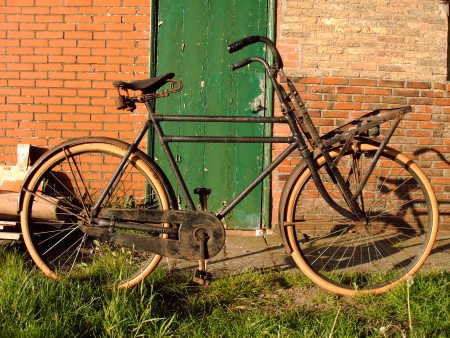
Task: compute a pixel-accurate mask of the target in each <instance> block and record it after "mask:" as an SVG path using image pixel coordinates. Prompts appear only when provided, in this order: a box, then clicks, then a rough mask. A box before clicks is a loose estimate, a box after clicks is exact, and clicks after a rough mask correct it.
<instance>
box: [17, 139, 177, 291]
mask: <svg viewBox="0 0 450 338" xmlns="http://www.w3.org/2000/svg"><path fill="white" fill-rule="evenodd" d="M105 140H107V139H100V140H98V139H95V138H88V139H82V140H74V141H69V142H67V143H66V144H64V145H62V146H60V147H58V148H57V149H56V150H54V151H52V152H51V153H50V154H49V155H46V157H45V158H44V160H43V161H40V162H39V164H38V165H37V166H36V167H34V169H33V172H32V173H31V175H30V176H29V178H28V179H27V180H26V181H25V183H24V186H23V199H22V204H21V205H22V209H21V210H22V211H21V223H22V225H21V227H22V234H23V238H24V242H25V245H26V247H27V250H28V252H29V253H30V255H31V257H32V259H33V261H34V262H35V263H36V265H37V266H38V267H39V268H40V269H41V270H42V271H43V272H44V273H45V274H46V275H47V276H49V277H51V278H54V279H57V280H62V281H66V280H77V279H78V280H81V279H88V280H90V281H92V280H95V281H96V282H100V283H102V284H109V285H111V286H117V287H119V288H125V287H129V286H132V285H135V284H136V283H138V282H139V281H141V280H142V279H143V278H145V277H146V276H147V275H148V274H149V273H150V272H152V271H153V270H154V269H155V268H156V266H157V265H158V262H159V261H160V259H161V256H159V255H155V254H152V253H149V252H142V251H138V250H134V249H133V248H129V247H121V246H120V245H117V244H113V243H108V242H103V241H101V240H100V239H99V238H94V237H91V236H88V235H87V234H86V233H85V232H83V231H82V230H81V229H82V228H81V227H82V226H84V227H89V226H92V225H93V224H92V220H91V208H92V206H93V205H95V203H96V201H97V200H98V198H99V196H100V195H101V193H102V192H103V190H104V188H105V187H106V185H107V184H108V182H109V180H110V178H111V177H112V174H113V172H114V171H115V169H116V168H117V167H118V164H119V162H120V161H121V159H122V158H123V156H124V154H125V152H126V151H127V145H126V144H125V143H122V142H120V141H114V140H110V141H105ZM161 177H162V174H161V172H160V171H159V170H158V168H157V167H156V165H154V164H153V163H152V162H151V161H149V160H148V159H147V158H146V156H145V155H144V154H143V153H142V152H140V151H137V152H135V153H133V154H132V155H131V157H130V159H129V161H128V162H127V163H126V165H125V167H124V169H123V170H122V172H121V173H120V176H119V178H118V180H117V181H116V183H115V185H114V187H113V190H112V191H111V193H110V195H108V198H107V202H106V203H107V204H105V205H104V206H102V207H111V208H150V209H168V208H170V207H171V206H172V205H173V204H171V202H172V201H171V200H170V199H169V196H170V194H168V193H167V191H168V190H167V187H166V186H165V181H164V179H162V178H161ZM161 226H167V225H165V224H161ZM111 230H114V231H132V230H119V229H116V228H114V229H111ZM137 232H138V231H136V230H134V231H133V233H137ZM140 233H141V234H143V235H146V236H151V235H150V234H149V233H145V232H140ZM153 236H156V235H153Z"/></svg>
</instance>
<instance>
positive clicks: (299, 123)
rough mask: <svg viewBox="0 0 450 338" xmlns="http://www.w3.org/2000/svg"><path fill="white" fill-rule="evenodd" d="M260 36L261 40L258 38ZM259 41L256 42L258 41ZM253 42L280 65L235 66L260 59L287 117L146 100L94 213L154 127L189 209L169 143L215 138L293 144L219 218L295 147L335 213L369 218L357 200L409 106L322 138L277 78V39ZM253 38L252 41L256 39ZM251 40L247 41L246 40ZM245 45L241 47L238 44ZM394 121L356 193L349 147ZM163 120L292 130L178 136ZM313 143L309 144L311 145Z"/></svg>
mask: <svg viewBox="0 0 450 338" xmlns="http://www.w3.org/2000/svg"><path fill="white" fill-rule="evenodd" d="M256 38H257V39H256ZM255 39H256V40H255ZM255 39H253V40H254V41H253V42H258V41H260V42H264V43H266V44H267V45H268V47H269V48H270V49H271V50H272V53H273V54H274V59H275V63H274V65H272V66H269V64H268V63H267V62H266V61H265V60H264V59H262V58H258V57H253V58H247V59H244V60H242V61H240V62H238V63H236V64H234V65H232V69H238V68H241V67H243V66H245V65H248V64H249V63H252V62H258V63H261V64H262V65H263V66H264V68H265V69H266V72H267V75H268V77H269V79H270V81H271V83H272V85H273V88H274V91H275V93H276V95H277V97H278V99H279V101H280V103H281V111H282V116H280V117H244V116H237V117H229V116H214V117H208V116H174V115H160V114H156V113H155V111H154V109H153V107H152V105H151V104H150V101H148V100H147V101H145V103H146V107H147V110H148V112H149V119H148V120H147V121H146V123H145V124H144V127H143V128H142V130H141V131H140V132H139V134H138V136H137V137H136V139H135V140H134V142H133V143H132V144H131V146H130V148H129V150H128V152H127V153H126V154H125V156H124V158H123V160H122V162H121V163H120V164H119V166H118V168H117V170H116V172H115V173H114V175H113V177H112V178H111V181H110V182H109V184H108V186H107V187H106V189H105V191H104V192H103V194H102V196H101V197H100V198H99V200H98V201H97V204H96V205H95V206H94V207H93V209H92V214H93V217H96V216H97V215H98V212H99V210H100V206H101V205H102V203H103V202H104V201H105V200H106V199H107V196H108V194H109V191H110V190H111V189H112V187H113V185H114V182H115V180H116V179H117V178H118V176H119V175H120V173H121V171H122V170H123V168H124V166H125V164H126V162H127V160H128V158H129V156H130V155H131V153H132V152H133V151H134V150H136V149H137V147H138V145H139V143H140V142H141V140H142V138H143V136H144V135H145V133H146V132H147V131H148V130H149V128H153V129H154V131H155V132H156V135H155V136H156V138H157V139H158V141H159V143H160V144H161V146H162V148H163V151H164V153H165V156H166V157H167V159H168V161H169V165H170V167H171V169H172V171H173V173H174V176H175V179H176V181H177V184H178V185H179V187H180V189H181V192H182V194H183V196H184V198H185V199H186V203H187V207H188V209H189V210H196V207H195V204H194V202H193V199H192V196H191V194H190V193H189V191H188V189H187V186H186V183H185V180H184V178H183V177H182V175H181V172H180V169H179V168H178V165H177V163H176V160H175V158H174V155H173V153H172V151H171V149H170V147H169V143H170V142H212V143H286V144H288V146H287V147H286V149H285V150H284V151H283V152H282V153H281V154H280V155H278V157H276V158H275V159H274V160H272V162H271V163H270V164H269V165H268V166H267V167H266V168H265V169H263V170H262V172H261V173H260V174H259V175H258V176H257V177H256V178H255V179H254V180H253V181H252V182H250V183H249V185H248V186H247V187H246V188H245V189H244V190H243V191H242V192H240V193H239V194H238V195H237V196H236V197H235V198H234V199H233V200H232V201H231V202H230V203H229V204H228V205H227V206H225V207H224V208H223V209H222V210H221V211H219V212H218V213H217V214H216V216H217V217H218V218H219V219H223V218H224V217H225V216H226V215H227V214H229V213H230V212H231V211H232V210H233V208H234V207H236V205H238V204H239V203H240V202H241V201H242V200H243V199H244V198H245V197H246V196H247V195H248V194H249V193H250V192H251V191H252V190H253V189H254V188H255V187H256V186H257V185H258V184H259V183H260V182H261V181H263V180H264V178H266V177H267V176H268V175H269V174H270V173H271V172H272V171H273V170H274V169H275V168H276V167H277V166H278V165H279V164H280V163H281V162H282V161H283V160H284V159H285V158H287V157H288V156H289V155H290V154H291V153H292V152H293V151H294V150H295V149H298V150H299V151H300V154H301V156H302V158H303V160H304V161H305V162H306V164H307V167H308V168H309V170H310V171H311V175H312V179H313V181H314V183H315V184H316V186H317V188H318V191H319V192H320V194H321V196H322V197H323V198H324V199H325V201H326V202H327V203H328V204H329V205H330V206H331V207H332V208H333V209H335V210H336V211H338V212H339V213H340V214H342V215H343V216H345V217H347V218H350V219H352V220H354V221H359V220H364V219H365V217H366V216H365V213H364V211H363V210H362V209H361V207H360V206H359V205H358V202H357V199H358V197H359V196H360V194H361V192H362V190H363V188H364V186H365V184H366V183H367V180H368V179H369V176H370V174H371V173H372V171H373V169H374V167H375V165H376V164H377V162H378V160H379V158H380V156H381V153H382V152H383V150H384V149H385V147H386V145H387V144H388V142H389V140H390V139H391V137H392V135H393V133H394V131H395V129H396V128H397V126H398V124H399V122H400V120H401V119H402V117H403V115H404V114H405V113H407V112H408V111H410V109H411V108H410V107H403V108H398V109H384V110H376V111H373V112H370V113H368V114H366V115H364V116H362V117H361V118H359V119H356V120H353V121H351V122H350V123H348V124H346V125H344V126H341V127H339V128H337V129H335V130H333V131H332V132H330V133H328V134H326V135H324V136H322V137H320V136H319V133H318V132H317V130H316V128H315V126H314V123H313V121H312V120H311V118H310V116H309V114H308V112H307V109H306V107H305V105H304V103H303V101H302V99H301V98H300V95H299V93H298V92H297V90H296V89H295V87H294V85H293V83H292V82H291V81H290V80H289V78H287V77H285V78H286V83H287V87H288V92H287V91H286V90H285V89H284V88H283V87H282V85H281V84H280V82H279V81H278V80H277V74H278V72H279V71H281V72H282V74H283V75H284V73H283V70H282V60H281V57H280V56H279V53H278V51H277V50H276V48H275V46H274V45H273V42H271V41H270V40H267V39H265V38H263V37H255ZM253 42H251V43H253ZM245 44H248V41H247V42H245V43H244V46H245ZM238 47H240V48H243V47H242V46H240V45H239V46H238ZM235 50H236V45H234V46H233V45H230V46H229V51H230V52H233V51H235ZM389 120H393V123H392V125H391V127H390V129H389V130H388V132H387V135H386V136H385V138H384V140H383V142H381V144H380V147H379V149H378V150H377V152H376V153H375V155H374V157H373V159H372V162H371V165H370V166H369V169H368V170H367V172H366V173H365V175H364V176H363V177H362V179H361V181H360V183H359V185H358V187H357V188H356V190H355V191H354V192H352V191H350V189H349V187H348V186H347V184H346V182H345V179H344V178H343V176H342V174H341V173H340V171H339V169H338V163H339V160H340V158H341V157H342V155H344V153H345V152H347V151H348V149H349V148H350V146H351V144H352V142H353V141H354V140H355V138H356V137H359V136H365V135H366V134H367V133H370V131H371V130H374V129H377V130H378V128H379V126H380V125H381V124H382V123H383V122H386V121H389ZM161 122H183V123H189V122H205V123H215V122H228V123H270V124H275V123H285V124H288V125H289V127H290V130H291V133H292V136H289V137H223V136H174V135H165V134H164V132H163V129H162V127H161ZM348 126H351V127H354V128H353V129H352V130H350V131H344V130H343V127H348ZM308 144H309V145H308ZM337 144H343V145H342V146H341V148H340V153H339V155H338V156H337V157H336V159H334V160H332V158H331V156H330V155H329V151H330V149H331V148H333V147H335V146H336V145H337ZM316 150H319V151H320V153H321V154H322V156H323V157H324V158H325V161H326V163H327V171H328V173H329V175H330V177H331V179H332V180H333V181H334V182H335V183H337V185H338V187H339V189H340V192H341V194H342V195H343V197H344V199H345V201H346V203H347V205H348V207H349V208H350V211H349V210H347V209H345V208H344V207H342V206H340V205H338V204H337V203H335V202H334V200H333V198H332V197H331V196H330V195H329V194H328V192H327V190H326V188H325V186H324V184H323V182H322V179H321V178H320V176H319V174H318V171H317V168H316V165H315V163H314V158H313V154H314V152H315V151H316Z"/></svg>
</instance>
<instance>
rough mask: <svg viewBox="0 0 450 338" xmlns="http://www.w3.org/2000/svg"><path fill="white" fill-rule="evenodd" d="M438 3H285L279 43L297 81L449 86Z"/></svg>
mask: <svg viewBox="0 0 450 338" xmlns="http://www.w3.org/2000/svg"><path fill="white" fill-rule="evenodd" d="M447 17H448V6H447V5H445V4H443V3H442V1H439V0H397V1H389V0H359V1H345V0H329V1H316V0H280V1H278V20H277V22H278V44H279V46H282V47H283V49H284V50H285V54H284V56H285V59H286V65H287V66H288V67H289V69H288V73H289V74H292V75H294V76H310V77H311V76H320V77H322V76H335V77H361V78H376V79H388V80H420V81H445V80H446V76H447V31H448V23H447Z"/></svg>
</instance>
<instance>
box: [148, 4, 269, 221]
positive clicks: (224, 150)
mask: <svg viewBox="0 0 450 338" xmlns="http://www.w3.org/2000/svg"><path fill="white" fill-rule="evenodd" d="M157 6H158V18H157V22H158V28H157V48H156V53H157V54H156V57H157V64H156V73H157V74H162V73H164V72H169V71H171V72H174V73H175V74H176V76H175V78H176V79H179V80H181V81H182V82H183V84H184V88H183V90H182V91H181V93H180V94H177V95H172V96H170V97H169V98H167V99H165V98H162V99H159V100H158V101H157V103H156V109H157V113H161V114H175V115H177V114H179V115H201V116H203V115H208V116H214V115H216V116H222V115H225V116H252V115H264V114H266V113H267V111H265V110H264V109H263V110H260V106H261V104H260V103H261V102H262V106H263V105H264V102H265V93H266V88H265V87H266V77H265V74H264V73H262V72H263V69H262V67H261V65H257V64H254V65H251V66H249V67H246V68H244V69H240V70H239V71H236V72H233V71H231V69H230V67H229V65H230V64H231V63H233V62H236V61H238V60H241V59H242V58H244V57H248V56H264V55H265V51H264V49H263V46H262V45H261V44H257V45H254V46H251V47H248V48H246V49H245V50H243V51H240V52H238V53H235V54H233V55H230V54H228V52H227V49H226V46H227V44H229V43H231V42H234V41H235V40H237V39H240V38H242V37H244V36H247V35H257V34H258V35H266V34H267V16H268V14H267V12H268V9H267V0H251V1H248V0H246V1H234V0H233V1H212V0H209V1H207V0H183V1H163V0H161V1H159V2H158V5H157ZM163 130H164V132H165V133H166V134H174V135H208V136H262V135H263V134H264V126H263V125H261V124H226V123H174V122H164V124H163ZM170 147H171V149H172V151H173V152H174V154H175V156H176V158H177V161H178V164H179V166H180V168H181V172H182V175H183V177H184V178H185V180H186V183H187V186H188V189H189V191H190V192H192V191H193V190H194V189H195V188H197V187H207V188H211V189H212V194H211V196H210V198H209V199H208V207H209V210H211V211H213V212H215V211H218V210H220V209H221V208H222V206H223V205H224V204H226V203H228V202H230V201H231V200H232V198H233V197H235V196H236V195H237V194H238V193H240V192H241V191H242V190H243V189H244V188H245V187H246V186H247V185H248V184H249V183H250V182H251V181H252V180H253V179H254V178H255V177H256V176H257V175H258V173H259V172H260V171H261V168H262V166H263V161H264V158H263V145H261V144H217V143H171V144H170ZM155 158H156V159H157V160H158V162H159V164H160V165H161V167H163V168H165V169H166V168H167V169H168V168H169V167H168V165H167V163H165V161H163V160H162V159H163V158H164V155H163V154H162V151H161V149H160V147H159V145H158V144H155ZM166 172H170V169H168V170H166ZM169 179H170V180H171V182H172V183H173V184H174V186H176V184H175V180H174V178H173V177H172V176H170V175H169ZM262 190H263V189H262V185H260V186H258V187H257V188H256V189H255V190H254V191H253V192H252V193H251V194H250V195H249V196H248V197H247V198H246V199H245V200H244V201H243V202H242V203H241V204H240V205H239V206H237V207H236V208H235V209H234V210H233V212H232V214H231V215H229V216H228V217H227V218H226V220H225V223H226V224H227V225H228V227H229V228H241V229H249V228H250V229H254V228H259V227H260V225H261V213H262V210H261V208H262V193H263V192H262ZM194 197H195V196H194ZM181 206H182V207H183V208H184V207H185V201H183V199H181Z"/></svg>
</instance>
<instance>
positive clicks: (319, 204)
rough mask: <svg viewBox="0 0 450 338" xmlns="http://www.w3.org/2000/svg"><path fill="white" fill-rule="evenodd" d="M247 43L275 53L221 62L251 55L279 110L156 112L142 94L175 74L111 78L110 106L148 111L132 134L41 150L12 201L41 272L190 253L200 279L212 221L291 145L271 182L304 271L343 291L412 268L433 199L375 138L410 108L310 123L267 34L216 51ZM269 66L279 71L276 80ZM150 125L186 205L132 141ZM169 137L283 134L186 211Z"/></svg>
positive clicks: (215, 236) (150, 267)
mask: <svg viewBox="0 0 450 338" xmlns="http://www.w3.org/2000/svg"><path fill="white" fill-rule="evenodd" d="M257 42H262V43H264V44H265V45H266V46H267V47H268V48H269V49H270V50H271V54H272V56H273V60H274V62H273V64H271V65H269V63H268V62H267V61H266V60H265V59H263V58H260V57H252V58H246V59H244V60H241V61H240V62H237V63H236V64H234V65H232V67H231V68H232V69H233V70H237V69H239V68H242V67H244V66H247V65H248V64H250V63H253V62H257V63H260V64H262V65H263V66H264V68H265V70H266V72H267V76H268V78H269V79H270V81H271V83H272V85H273V88H274V92H275V94H276V96H277V97H278V99H279V101H280V103H281V111H282V116H275V117H254V116H253V117H246V116H238V117H227V116H222V117H208V116H174V115H161V114H156V113H155V110H154V109H153V107H152V104H151V102H152V100H154V99H156V98H159V97H164V96H169V95H172V94H173V93H176V92H179V91H180V90H181V89H182V83H181V82H180V81H178V80H174V79H173V78H174V74H173V73H168V74H165V75H161V76H158V77H154V78H150V79H148V80H139V81H134V82H124V81H118V82H115V83H114V86H115V87H116V88H117V90H118V98H117V100H116V104H117V108H118V109H122V110H126V111H133V110H134V109H135V108H136V103H144V104H145V105H146V107H147V110H148V113H149V117H148V119H147V121H146V122H145V124H144V126H143V128H142V130H141V131H140V132H139V133H138V135H137V136H136V138H135V140H134V141H133V142H132V143H131V144H128V143H125V142H123V141H121V140H117V139H112V138H99V137H87V138H78V139H72V140H68V141H66V142H64V143H62V144H60V145H59V146H56V147H55V148H53V149H52V150H49V151H48V152H47V153H46V154H44V155H43V156H42V157H41V158H40V159H39V161H38V162H37V163H36V164H35V165H34V166H33V168H32V169H31V171H30V172H29V174H28V176H27V177H26V178H25V180H24V182H23V187H22V191H21V194H20V214H21V229H22V234H23V238H24V242H25V245H26V247H27V250H28V252H29V253H30V255H31V257H32V259H33V260H34V262H35V263H36V265H37V266H38V267H39V268H40V269H41V270H42V271H43V272H44V274H46V275H47V276H49V277H51V278H54V279H56V280H63V281H64V280H71V279H78V278H87V279H98V280H99V282H102V283H105V284H111V285H113V286H115V287H119V288H127V287H130V286H133V285H135V284H137V283H139V282H140V281H142V280H143V279H144V278H145V277H146V276H147V275H148V274H149V273H150V272H152V271H154V269H155V268H156V266H157V265H158V263H159V261H160V260H161V258H162V257H163V256H168V257H176V258H182V259H187V260H198V261H199V262H200V263H199V264H200V266H199V269H197V271H196V273H195V280H196V281H197V282H198V283H199V284H207V283H209V281H210V279H211V275H210V273H209V272H207V271H206V269H205V261H206V260H207V259H210V258H212V257H214V256H215V255H216V254H217V253H219V252H220V250H221V249H222V247H223V245H224V242H225V228H224V225H223V223H222V220H223V219H224V217H225V216H226V215H228V214H229V213H230V212H231V211H232V210H233V208H234V207H235V206H236V205H238V204H239V203H240V202H241V201H242V200H243V199H244V198H245V197H246V196H247V195H248V194H249V193H250V192H251V191H252V189H254V188H255V187H256V186H257V185H258V184H259V183H260V182H262V181H263V179H264V178H266V177H267V176H268V175H269V174H270V173H271V172H272V171H273V170H274V169H275V168H277V167H278V166H279V165H280V163H281V162H282V161H283V160H285V159H286V158H287V157H288V156H289V155H291V154H292V153H293V152H294V151H298V152H299V153H300V155H301V158H302V161H301V163H300V164H299V165H297V166H296V167H295V169H294V170H293V171H292V172H291V173H290V176H289V178H288V180H287V181H286V183H285V186H284V188H283V192H282V195H281V200H280V209H279V210H280V212H279V222H280V224H279V226H280V232H281V235H282V238H283V243H284V245H285V249H286V252H287V253H288V254H291V255H292V257H293V259H294V261H295V263H296V264H297V265H298V267H299V268H300V270H301V271H302V272H303V273H305V274H306V276H307V277H309V278H310V279H311V280H313V281H314V282H315V283H317V284H318V285H319V286H321V287H323V288H325V289H327V290H330V291H332V292H335V293H338V294H343V295H353V294H356V293H381V292H385V291H387V290H389V289H391V288H392V287H394V286H396V285H398V284H399V283H401V282H402V281H404V280H406V279H407V278H409V276H411V275H412V274H414V273H415V272H416V271H417V270H418V269H419V267H420V266H421V265H422V263H423V262H424V260H425V259H426V257H427V256H428V254H429V253H430V251H431V248H432V246H433V243H434V241H435V239H436V234H437V229H438V207H437V202H436V198H435V195H434V192H433V189H432V186H431V184H430V182H429V181H428V179H427V177H426V176H425V174H424V173H423V171H422V170H421V169H420V168H419V167H418V165H417V164H415V163H414V162H413V161H412V160H411V159H409V158H408V157H407V156H405V155H404V154H402V153H401V152H399V151H397V150H395V149H393V148H391V147H388V146H387V144H388V142H389V140H390V139H391V137H392V135H393V134H394V131H395V129H396V128H397V126H398V124H399V123H400V120H401V119H402V118H403V116H404V115H405V114H406V113H408V112H410V111H411V107H409V106H407V107H401V108H395V109H378V110H375V111H372V112H370V113H367V114H365V115H363V116H362V117H360V118H357V119H355V120H353V121H351V122H349V123H347V124H345V125H343V126H341V127H338V128H336V129H335V130H333V131H330V132H328V133H326V134H325V135H322V136H320V135H319V133H318V131H317V129H316V127H315V126H314V123H313V121H312V119H311V118H310V116H309V115H308V112H307V109H306V107H305V105H304V103H303V101H302V99H301V98H300V95H299V93H298V92H297V90H296V89H295V87H294V85H293V83H292V81H291V80H290V79H289V78H288V77H287V76H286V74H285V73H284V71H283V62H282V59H281V56H280V54H279V52H278V50H277V48H276V46H275V44H274V43H273V42H272V41H271V40H270V39H268V38H266V37H262V36H250V37H246V38H244V39H242V40H239V41H237V42H235V43H232V44H230V45H229V46H228V50H229V52H230V53H234V52H236V51H238V50H240V49H242V48H244V47H246V46H248V45H251V44H254V43H257ZM279 75H282V76H283V77H284V78H285V85H284V86H283V85H282V84H281V83H280V81H279V80H278V78H279ZM165 85H167V86H168V87H166V89H162V87H163V86H165ZM158 90H159V91H158ZM129 91H132V92H133V93H134V94H133V95H130V93H129ZM164 122H184V123H191V122H207V123H214V122H222V123H224V122H225V123H269V124H275V123H280V124H287V125H288V126H289V128H290V130H291V135H290V136H286V137H243V136H236V137H221V136H201V137H196V136H173V135H172V136H171V135H165V134H164V132H163V128H162V124H163V123H164ZM382 124H383V127H381V125H382ZM150 129H152V130H153V131H154V133H155V135H156V139H157V141H159V143H160V145H161V147H162V149H163V151H164V154H165V156H166V157H167V160H168V162H169V164H170V167H171V170H172V171H173V174H174V176H175V179H176V182H177V184H178V186H179V187H180V190H181V193H182V196H183V198H184V200H185V202H186V204H187V208H185V209H184V210H180V205H179V203H178V201H177V197H176V196H175V193H174V188H173V187H172V186H171V184H170V182H169V180H168V179H167V176H166V174H165V173H164V172H163V171H162V170H161V169H160V167H159V166H158V165H157V164H156V163H155V161H154V160H152V159H151V158H150V157H149V156H148V155H146V154H145V153H144V152H142V151H141V150H139V149H138V145H139V143H140V142H141V140H142V139H143V137H144V135H145V134H146V133H147V131H148V130H150ZM380 137H381V139H380V140H378V138H380ZM170 142H239V143H240V142H242V143H246V142H266V143H285V144H286V145H287V146H286V148H285V149H284V151H283V152H282V153H281V154H280V155H278V157H276V158H275V159H273V160H272V162H271V164H270V165H268V166H267V167H266V168H265V169H263V170H262V171H261V173H260V174H259V175H258V176H257V177H256V178H255V179H254V180H253V181H252V182H251V183H250V184H249V185H248V187H247V188H246V189H244V190H243V191H242V192H241V193H239V194H238V195H237V196H235V197H234V199H233V200H232V201H231V202H230V203H229V204H228V205H226V206H224V207H223V209H222V210H220V211H219V212H217V213H215V214H213V213H211V212H209V211H208V210H207V203H206V200H207V198H208V195H209V193H210V191H209V190H208V189H206V188H199V189H196V191H195V193H197V194H198V195H199V199H200V205H201V207H200V210H197V208H196V206H195V203H194V202H193V198H192V196H191V194H190V193H189V191H188V189H187V187H186V183H185V181H184V178H183V177H182V175H181V173H180V170H179V168H178V166H177V162H176V160H175V158H174V155H173V154H172V151H171V149H170V147H169V143H170ZM117 271H119V272H117Z"/></svg>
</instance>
